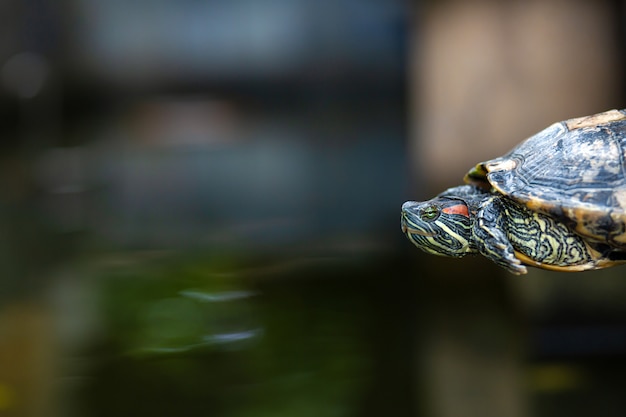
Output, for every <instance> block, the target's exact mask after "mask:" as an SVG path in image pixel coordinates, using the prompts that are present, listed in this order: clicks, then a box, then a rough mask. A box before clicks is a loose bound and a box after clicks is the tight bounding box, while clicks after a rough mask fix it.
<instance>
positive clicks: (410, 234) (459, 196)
mask: <svg viewBox="0 0 626 417" xmlns="http://www.w3.org/2000/svg"><path fill="white" fill-rule="evenodd" d="M458 207H464V208H465V211H464V212H465V214H459V211H460V210H459V209H458ZM401 225H402V230H403V232H404V233H405V234H406V236H407V238H408V239H409V240H410V241H411V242H412V243H413V244H414V245H415V246H417V247H418V248H420V249H421V250H423V251H425V252H428V253H431V254H435V255H441V256H450V257H456V258H459V257H462V256H465V255H467V254H468V253H477V252H480V253H481V254H482V255H484V256H485V257H487V258H488V259H490V260H492V261H494V262H495V263H497V264H498V265H500V266H502V267H504V268H506V269H508V270H509V271H511V272H513V273H515V274H519V273H525V272H526V269H525V268H524V267H523V266H521V265H519V263H520V261H519V260H518V259H515V257H514V253H521V254H522V255H525V256H526V257H527V258H529V259H530V260H531V261H532V262H533V263H532V265H533V266H540V267H547V266H556V267H570V266H572V265H585V264H589V263H593V262H594V259H595V258H594V254H592V253H591V252H590V249H589V246H588V244H587V243H586V240H585V239H584V238H583V237H581V236H579V235H577V234H576V233H574V232H573V231H572V230H571V229H569V228H568V227H567V226H566V225H565V224H563V223H561V222H559V221H557V220H555V219H554V218H552V217H550V216H547V215H545V214H542V213H538V212H534V211H532V210H529V209H528V208H526V207H524V206H520V205H519V204H517V203H515V202H513V201H511V200H510V199H508V198H506V197H504V196H500V195H497V194H491V193H488V192H485V191H482V190H480V189H479V188H477V187H474V186H470V185H464V186H460V187H455V188H451V189H449V190H447V191H445V192H443V193H442V194H440V195H439V196H437V197H435V198H434V199H432V200H430V201H425V202H412V201H408V202H406V203H404V204H403V206H402V216H401Z"/></svg>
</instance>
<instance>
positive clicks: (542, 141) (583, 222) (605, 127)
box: [465, 110, 626, 247]
mask: <svg viewBox="0 0 626 417" xmlns="http://www.w3.org/2000/svg"><path fill="white" fill-rule="evenodd" d="M625 161H626V110H610V111H607V112H604V113H599V114H596V115H592V116H586V117H581V118H577V119H570V120H566V121H563V122H559V123H555V124H553V125H552V126H550V127H548V128H546V129H544V130H543V131H541V132H539V133H537V134H536V135H534V136H532V137H530V138H528V139H527V140H525V141H524V142H522V143H521V144H519V145H518V146H517V147H516V148H514V149H513V150H511V151H510V152H509V153H507V154H506V155H504V156H502V157H500V158H496V159H493V160H491V161H487V162H483V163H481V164H478V165H477V166H476V167H475V168H474V169H473V170H472V171H470V172H469V173H468V175H467V176H466V178H465V180H466V182H469V183H474V184H476V185H479V186H483V187H485V186H487V187H492V189H493V190H494V192H499V193H501V194H503V195H504V196H507V197H508V198H510V199H512V200H513V201H516V202H517V203H519V204H522V205H525V206H526V207H528V208H529V209H531V210H535V211H538V212H542V213H545V214H548V215H550V216H553V217H554V218H556V219H558V220H559V221H561V222H563V223H565V224H566V225H568V226H569V227H570V228H571V229H572V230H574V231H575V232H576V233H578V234H579V235H581V236H584V237H586V238H589V239H592V240H595V241H598V242H606V243H608V244H609V245H611V246H614V247H626V163H625Z"/></svg>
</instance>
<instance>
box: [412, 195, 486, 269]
mask: <svg viewBox="0 0 626 417" xmlns="http://www.w3.org/2000/svg"><path fill="white" fill-rule="evenodd" d="M458 204H464V203H463V202H460V201H459V200H453V199H447V198H436V199H433V200H431V201H427V202H423V203H419V202H412V201H408V202H406V203H404V205H403V206H402V218H401V225H402V230H403V231H404V232H405V234H406V236H407V238H408V239H409V240H410V241H411V242H412V243H413V244H414V245H415V246H417V247H418V248H420V249H422V250H423V251H425V252H428V253H431V254H434V255H441V256H451V257H455V258H460V257H462V256H465V255H466V254H468V253H472V252H476V248H475V246H474V245H473V243H472V231H471V227H472V226H471V222H470V218H469V217H468V216H464V215H462V214H446V213H443V210H444V209H445V208H446V207H451V206H453V205H458ZM429 213H436V214H435V216H434V217H432V218H430V217H431V216H432V214H429Z"/></svg>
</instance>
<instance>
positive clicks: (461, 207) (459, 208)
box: [442, 204, 469, 217]
mask: <svg viewBox="0 0 626 417" xmlns="http://www.w3.org/2000/svg"><path fill="white" fill-rule="evenodd" d="M442 211H443V212H444V213H446V214H461V215H463V216H465V217H469V211H468V210H467V206H466V205H465V204H457V205H455V206H450V207H446V208H444V209H443V210H442Z"/></svg>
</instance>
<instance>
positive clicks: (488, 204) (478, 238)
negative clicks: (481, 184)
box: [472, 197, 527, 275]
mask: <svg viewBox="0 0 626 417" xmlns="http://www.w3.org/2000/svg"><path fill="white" fill-rule="evenodd" d="M504 210H505V209H504V207H503V206H502V204H501V203H500V201H499V199H498V197H491V198H488V199H487V200H485V201H484V202H483V203H482V204H481V205H480V208H479V210H478V213H476V220H475V221H474V227H473V228H472V233H473V234H474V242H475V244H476V247H477V249H478V251H479V252H480V253H481V254H483V255H484V256H485V257H486V258H487V259H490V260H492V261H493V262H495V263H496V264H498V265H500V266H501V267H503V268H504V269H506V270H508V271H509V272H511V273H513V274H515V275H520V274H525V273H526V272H527V270H526V267H525V266H524V265H522V262H521V261H520V260H519V259H517V258H516V257H515V252H514V249H513V245H511V242H510V241H509V238H508V237H507V235H506V233H505V230H504V221H505V220H504Z"/></svg>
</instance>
